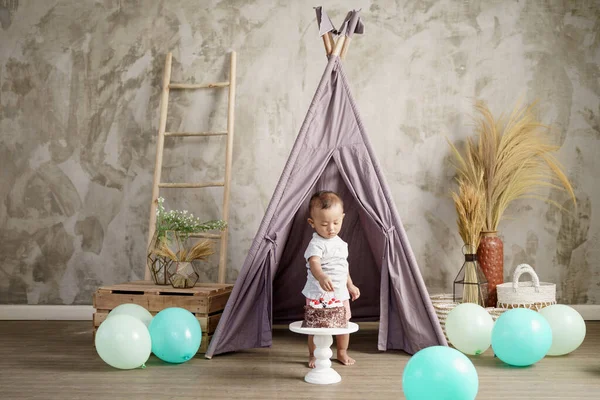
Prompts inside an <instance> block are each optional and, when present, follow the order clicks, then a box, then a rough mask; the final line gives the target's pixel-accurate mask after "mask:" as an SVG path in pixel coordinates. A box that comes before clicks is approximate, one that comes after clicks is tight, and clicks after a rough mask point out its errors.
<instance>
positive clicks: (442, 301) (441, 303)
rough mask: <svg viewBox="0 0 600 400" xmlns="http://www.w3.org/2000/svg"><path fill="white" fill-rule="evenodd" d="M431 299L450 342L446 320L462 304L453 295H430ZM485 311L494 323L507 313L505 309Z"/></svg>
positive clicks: (487, 309) (493, 308)
mask: <svg viewBox="0 0 600 400" xmlns="http://www.w3.org/2000/svg"><path fill="white" fill-rule="evenodd" d="M429 298H430V299H431V303H432V304H433V308H434V309H435V313H436V315H437V317H438V319H439V320H440V325H441V326H442V330H443V331H444V336H446V340H448V336H447V335H446V318H447V317H448V314H449V313H450V311H452V310H454V307H456V306H457V305H459V304H460V303H461V302H460V301H454V298H453V296H452V295H451V294H434V295H430V296H429ZM485 310H486V311H487V312H488V313H489V314H490V315H491V316H492V319H493V320H494V321H496V320H497V319H498V317H499V316H500V315H502V313H503V312H504V311H506V309H505V308H496V307H487V308H486V309H485ZM448 342H449V341H448Z"/></svg>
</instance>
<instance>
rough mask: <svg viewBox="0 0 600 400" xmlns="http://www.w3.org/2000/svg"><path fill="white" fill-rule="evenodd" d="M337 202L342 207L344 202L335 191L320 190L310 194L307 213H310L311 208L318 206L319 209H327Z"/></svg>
mask: <svg viewBox="0 0 600 400" xmlns="http://www.w3.org/2000/svg"><path fill="white" fill-rule="evenodd" d="M336 204H339V205H340V206H342V208H344V202H343V201H342V198H341V197H340V196H339V195H338V194H337V193H336V192H332V191H330V190H321V191H320V192H317V193H315V194H313V195H312V197H311V198H310V203H308V214H309V215H312V210H313V209H315V208H320V209H321V210H327V209H328V208H330V207H333V206H334V205H336Z"/></svg>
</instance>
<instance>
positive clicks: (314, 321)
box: [302, 297, 348, 328]
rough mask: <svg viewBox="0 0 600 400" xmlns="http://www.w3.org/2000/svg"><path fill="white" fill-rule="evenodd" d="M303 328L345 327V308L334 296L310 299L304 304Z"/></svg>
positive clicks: (346, 324) (346, 323)
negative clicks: (329, 298)
mask: <svg viewBox="0 0 600 400" xmlns="http://www.w3.org/2000/svg"><path fill="white" fill-rule="evenodd" d="M302 327H303V328H347V327H348V321H347V320H346V308H345V307H344V304H343V303H342V302H341V301H340V300H337V299H335V298H332V299H331V300H325V299H324V298H323V297H321V298H320V299H317V300H311V301H310V303H309V304H308V305H306V306H304V321H302Z"/></svg>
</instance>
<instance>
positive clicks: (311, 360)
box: [308, 356, 317, 368]
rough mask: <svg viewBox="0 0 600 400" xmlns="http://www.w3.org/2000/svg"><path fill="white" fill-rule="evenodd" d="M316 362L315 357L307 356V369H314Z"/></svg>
mask: <svg viewBox="0 0 600 400" xmlns="http://www.w3.org/2000/svg"><path fill="white" fill-rule="evenodd" d="M316 361H317V358H316V357H315V356H308V368H314V367H315V362H316Z"/></svg>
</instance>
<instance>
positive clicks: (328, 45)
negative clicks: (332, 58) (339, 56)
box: [322, 32, 334, 55]
mask: <svg viewBox="0 0 600 400" xmlns="http://www.w3.org/2000/svg"><path fill="white" fill-rule="evenodd" d="M322 38H323V44H325V53H326V54H327V55H330V54H331V52H332V51H333V43H334V42H333V35H332V34H331V32H327V33H326V34H324V35H323V36H322Z"/></svg>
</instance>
